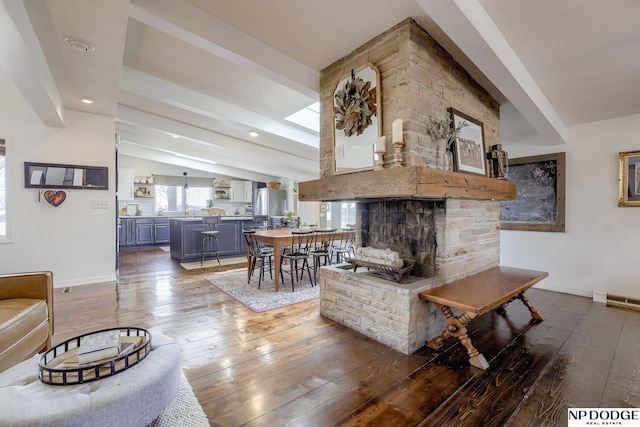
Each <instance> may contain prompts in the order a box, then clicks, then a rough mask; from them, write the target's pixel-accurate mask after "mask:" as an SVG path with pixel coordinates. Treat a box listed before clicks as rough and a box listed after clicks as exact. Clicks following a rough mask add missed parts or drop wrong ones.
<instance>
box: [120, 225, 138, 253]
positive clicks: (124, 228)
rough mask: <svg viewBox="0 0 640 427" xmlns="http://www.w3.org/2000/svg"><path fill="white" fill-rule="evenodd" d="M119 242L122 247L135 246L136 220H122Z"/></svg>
mask: <svg viewBox="0 0 640 427" xmlns="http://www.w3.org/2000/svg"><path fill="white" fill-rule="evenodd" d="M120 224H121V227H120V231H119V233H120V234H119V236H118V237H119V242H120V246H134V245H135V244H136V220H135V218H121V219H120Z"/></svg>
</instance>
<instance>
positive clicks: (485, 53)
mask: <svg viewBox="0 0 640 427" xmlns="http://www.w3.org/2000/svg"><path fill="white" fill-rule="evenodd" d="M0 1H1V4H0V26H1V27H2V28H4V34H3V40H2V41H0V66H2V68H4V70H5V71H6V72H7V73H8V74H9V75H10V77H11V78H12V79H13V80H14V82H16V85H17V86H18V88H20V89H21V90H22V92H23V93H24V94H25V97H27V99H28V100H29V102H30V103H31V105H32V106H33V108H34V110H35V111H36V113H37V114H38V115H39V116H40V118H41V119H42V121H43V122H44V123H45V124H47V125H49V126H64V114H63V111H64V109H67V110H76V111H83V112H89V113H95V114H101V115H106V116H110V117H115V119H116V128H117V133H118V135H119V136H120V143H119V152H120V153H121V154H125V155H128V156H132V157H140V158H144V159H148V160H153V161H157V162H162V163H169V164H173V165H178V166H184V167H188V168H192V169H197V170H202V171H206V172H212V173H217V174H223V175H227V176H231V177H237V178H241V179H254V180H268V179H271V178H273V177H282V178H288V179H293V180H301V181H303V180H309V179H314V178H316V177H317V175H318V140H319V135H318V132H317V131H313V130H310V129H307V128H306V127H303V126H300V125H297V124H294V123H292V122H289V121H287V120H285V118H286V117H288V116H289V115H291V114H293V113H295V112H297V111H299V110H301V109H303V108H305V107H307V106H309V105H311V104H313V103H314V102H316V101H317V100H318V81H319V72H320V70H321V69H323V68H325V67H326V66H328V65H330V64H331V63H333V62H334V61H336V60H338V59H340V58H341V57H343V56H344V55H346V54H348V53H349V52H351V51H352V50H354V49H356V48H357V47H359V46H361V45H362V44H364V43H365V42H367V41H368V40H370V39H372V38H373V37H375V36H377V35H378V34H380V33H382V32H384V31H385V30H387V29H389V28H390V27H392V26H393V25H395V24H397V23H399V22H400V21H402V20H403V19H405V18H407V17H412V18H414V19H415V20H416V22H418V24H420V25H421V26H422V27H423V28H425V29H426V30H427V31H428V32H429V33H430V34H431V35H432V36H433V37H434V38H435V39H436V40H437V41H438V42H439V43H440V44H442V45H443V47H445V49H447V50H448V51H449V52H450V53H451V54H452V55H453V56H454V58H455V59H456V60H457V61H458V62H460V63H461V64H462V65H463V67H465V68H466V69H467V70H468V71H469V72H470V73H471V74H472V75H473V76H474V78H475V79H476V80H477V81H478V82H479V83H480V84H481V85H483V86H484V87H485V88H486V89H487V90H488V91H489V92H490V93H491V94H492V95H493V96H494V97H495V98H496V99H497V100H498V102H500V104H501V135H502V137H503V138H509V137H513V136H517V135H524V134H531V135H536V136H537V137H536V138H529V139H528V140H535V141H540V142H539V143H542V144H549V145H553V144H563V143H564V142H565V141H566V128H567V126H571V125H575V124H580V123H586V122H592V121H597V120H604V119H609V118H613V117H620V116H626V115H632V114H640V102H638V100H639V99H640V73H638V72H637V70H638V69H640V55H638V52H640V37H638V35H639V34H640V2H638V1H637V0H616V1H615V2H614V3H615V7H613V6H612V5H611V2H604V1H586V2H585V1H584V0H563V1H560V2H559V1H556V0H537V1H535V2H532V1H527V0H509V1H506V0H464V1H463V0H455V1H454V0H452V1H442V0H395V1H393V2H390V1H388V0H350V1H339V0H323V1H300V0H279V1H277V2H267V1H259V0H253V1H240V2H239V1H223V0H109V1H108V2H105V1H104V0H0ZM66 38H73V39H80V40H84V41H86V42H88V43H89V44H90V45H92V46H93V47H94V48H95V49H94V50H93V51H88V52H79V51H77V50H74V49H72V48H71V46H70V45H69V43H68V42H65V39H66ZM83 96H84V97H90V98H93V99H94V100H95V102H94V103H93V104H91V105H87V104H84V103H82V102H81V100H80V99H81V98H82V97H83ZM250 130H255V131H258V132H259V135H258V136H257V137H252V136H249V131H250Z"/></svg>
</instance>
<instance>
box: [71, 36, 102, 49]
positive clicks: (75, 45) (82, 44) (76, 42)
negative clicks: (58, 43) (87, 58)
mask: <svg viewBox="0 0 640 427" xmlns="http://www.w3.org/2000/svg"><path fill="white" fill-rule="evenodd" d="M64 41H65V42H67V44H68V45H69V46H71V49H73V50H76V51H78V52H93V51H94V50H96V48H95V47H94V46H93V45H92V44H91V43H89V42H87V41H84V40H82V39H74V38H72V37H67V38H66V39H64Z"/></svg>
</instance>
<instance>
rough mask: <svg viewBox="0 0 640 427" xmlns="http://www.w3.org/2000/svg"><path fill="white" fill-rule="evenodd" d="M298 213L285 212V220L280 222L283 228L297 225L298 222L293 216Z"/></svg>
mask: <svg viewBox="0 0 640 427" xmlns="http://www.w3.org/2000/svg"><path fill="white" fill-rule="evenodd" d="M295 214H296V213H295V212H293V211H284V218H282V219H281V220H280V223H281V224H282V226H283V227H293V226H294V225H295V222H296V220H295V219H294V218H293V216H294V215H295Z"/></svg>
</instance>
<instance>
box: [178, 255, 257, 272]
mask: <svg viewBox="0 0 640 427" xmlns="http://www.w3.org/2000/svg"><path fill="white" fill-rule="evenodd" d="M243 263H244V265H245V267H246V266H247V257H246V256H241V257H234V258H220V264H218V260H217V259H207V260H205V261H204V262H203V263H202V265H200V261H194V262H181V263H180V266H181V267H182V268H184V269H185V270H197V269H199V268H211V267H219V266H221V265H233V264H243Z"/></svg>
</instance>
